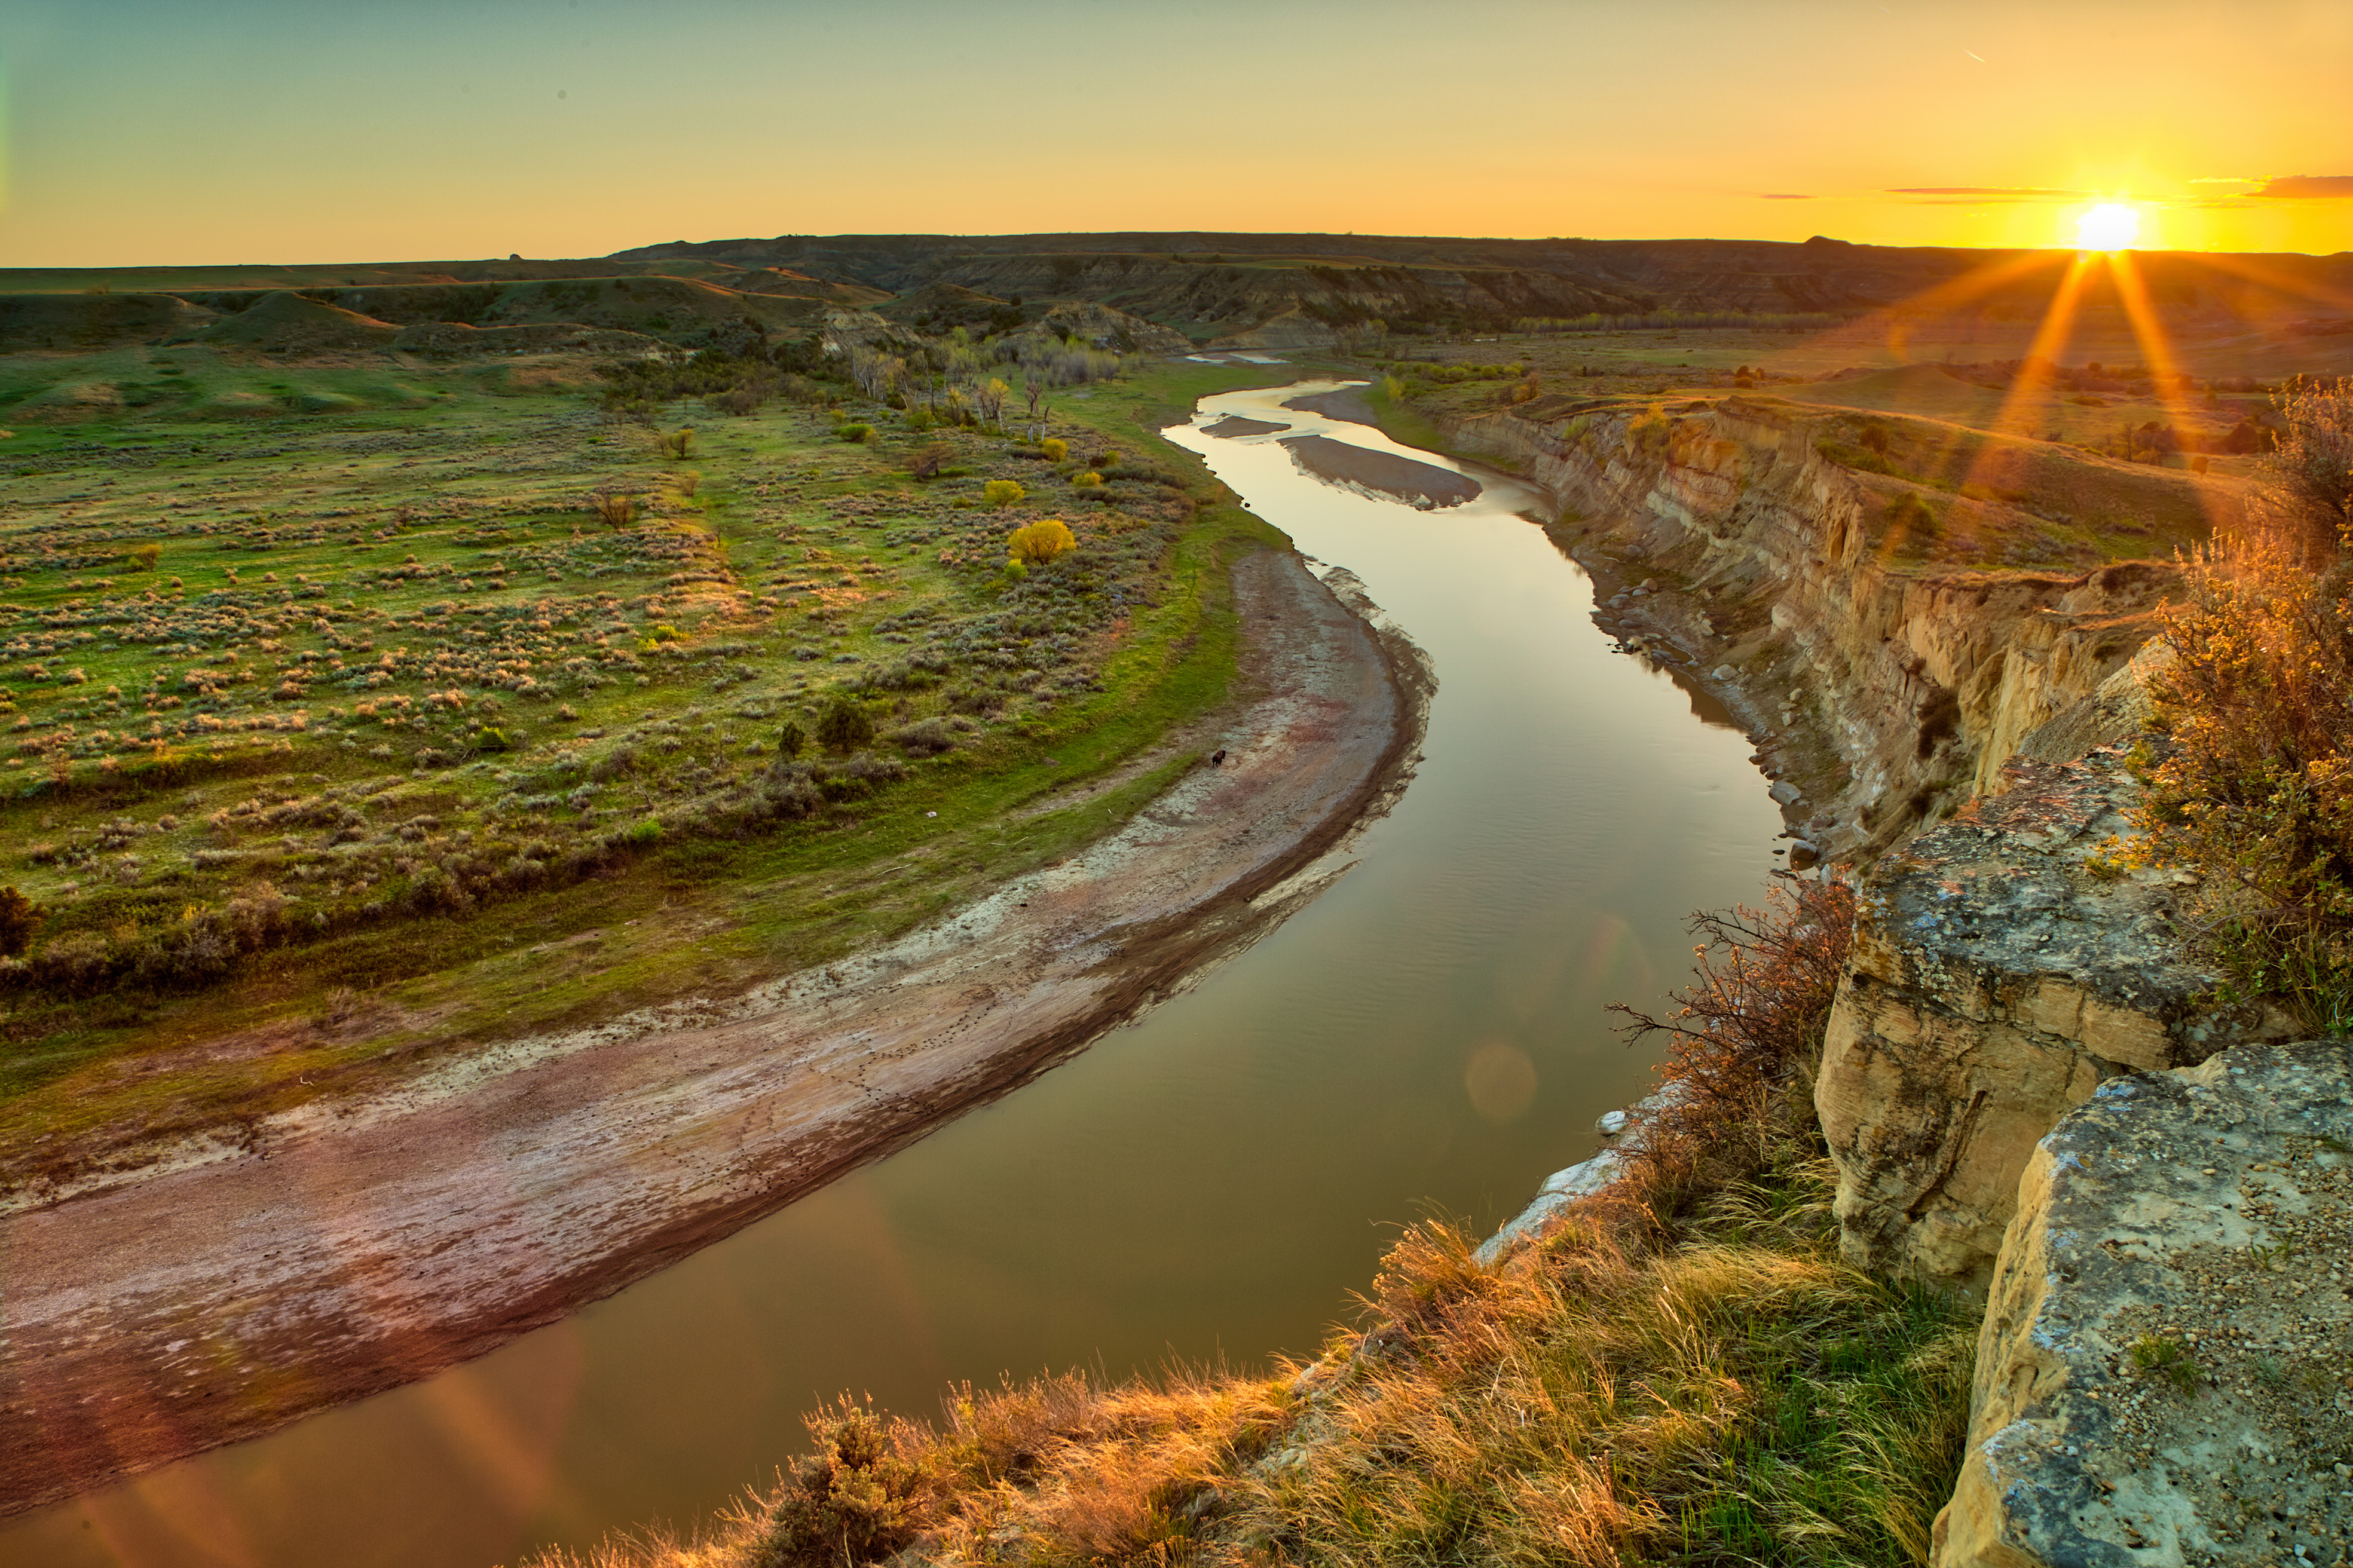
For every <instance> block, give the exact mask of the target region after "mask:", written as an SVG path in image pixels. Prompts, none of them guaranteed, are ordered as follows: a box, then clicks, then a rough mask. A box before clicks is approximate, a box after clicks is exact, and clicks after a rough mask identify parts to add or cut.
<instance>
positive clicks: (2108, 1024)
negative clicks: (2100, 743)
mask: <svg viewBox="0 0 2353 1568" xmlns="http://www.w3.org/2000/svg"><path fill="white" fill-rule="evenodd" d="M2005 782H2006V783H2008V784H2009V785H2010V788H2009V790H2008V791H2007V792H2006V793H2004V794H2001V795H1987V796H1983V797H1981V798H1979V799H1978V800H1977V801H1974V802H1972V803H1970V805H1968V806H1966V807H1964V808H1963V809H1962V811H1961V813H1960V815H1959V816H1957V818H1956V819H1955V820H1954V821H1952V822H1950V823H1947V824H1946V825H1944V826H1939V827H1936V828H1935V829H1932V830H1931V831H1929V832H1927V833H1924V834H1922V835H1921V836H1919V837H1917V838H1915V839H1914V840H1912V841H1911V842H1910V843H1909V844H1907V845H1905V847H1903V848H1902V849H1901V850H1899V851H1898V852H1896V853H1895V854H1894V855H1893V856H1891V857H1890V858H1887V859H1886V860H1884V861H1883V862H1882V863H1881V864H1880V866H1879V867H1878V868H1876V869H1875V870H1874V872H1873V875H1872V877H1871V878H1870V879H1869V880H1868V881H1867V882H1866V883H1865V884H1864V886H1863V888H1862V892H1861V897H1860V899H1859V900H1858V907H1857V912H1856V917H1855V932H1854V945H1853V949H1852V957H1851V958H1850V959H1849V961H1848V963H1849V968H1848V971H1847V974H1846V977H1845V979H1844V980H1843V981H1842V982H1841V984H1840V987H1839V994H1838V1000H1837V1002H1836V1004H1835V1005H1834V1006H1833V1008H1832V1010H1831V1021H1830V1027H1829V1033H1828V1036H1827V1038H1826V1040H1825V1042H1824V1045H1823V1050H1822V1064H1821V1070H1820V1076H1819V1078H1818V1079H1817V1082H1816V1086H1815V1106H1816V1109H1817V1110H1819V1112H1820V1116H1821V1121H1822V1131H1823V1132H1824V1134H1825V1136H1826V1137H1827V1138H1828V1139H1829V1141H1830V1146H1831V1159H1832V1160H1833V1161H1834V1162H1835V1163H1837V1165H1838V1168H1839V1193H1838V1215H1839V1219H1840V1222H1841V1229H1842V1239H1843V1244H1844V1247H1845V1250H1846V1253H1847V1256H1848V1257H1849V1258H1851V1259H1852V1260H1853V1261H1854V1262H1856V1263H1858V1264H1861V1265H1862V1266H1864V1267H1867V1268H1874V1269H1880V1270H1884V1271H1891V1272H1897V1273H1909V1274H1916V1275H1924V1276H1926V1277H1929V1278H1933V1279H1945V1280H1950V1281H1957V1282H1959V1283H1963V1284H1968V1285H1971V1286H1981V1285H1982V1284H1983V1282H1984V1280H1985V1279H1986V1277H1987V1275H1988V1274H1989V1271H1990V1269H1991V1268H1992V1265H1993V1259H1994V1255H1995V1254H1996V1252H1997V1251H1998V1250H1999V1249H2000V1245H2001V1237H2002V1230H2003V1227H2004V1226H2007V1225H2008V1224H2009V1223H2010V1215H2011V1213H2012V1208H2013V1204H2014V1202H2015V1194H2016V1193H2017V1190H2018V1180H2019V1174H2020V1173H2021V1171H2023V1170H2024V1169H2025V1168H2026V1163H2027V1159H2028V1157H2029V1155H2030V1154H2031V1152H2033V1148H2034V1143H2035V1140H2037V1139H2039V1138H2041V1137H2042V1135H2043V1134H2044V1133H2045V1132H2047V1131H2050V1129H2051V1127H2052V1124H2053V1123H2054V1122H2056V1121H2058V1119H2059V1118H2060V1116H2061V1115H2062V1114H2063V1112H2064V1111H2065V1110H2067V1109H2068V1108H2069V1107H2070V1106H2073V1105H2076V1104H2079V1103H2081V1102H2082V1101H2083V1100H2085V1099H2087V1098H2089V1097H2090V1095H2091V1094H2092V1092H2093V1091H2094V1089H2097V1088H2098V1087H2099V1086H2100V1085H2101V1084H2102V1083H2103V1082H2105V1081H2106V1080H2108V1079H2113V1078H2116V1077H2117V1076H2118V1075H2120V1074H2124V1073H2129V1072H2145V1071H2153V1070H2159V1069H2163V1068H2175V1067H2181V1066H2186V1065H2189V1064H2190V1063H2194V1062H2198V1061H2202V1060H2203V1059H2205V1058H2207V1057H2208V1056H2210V1055H2211V1054H2212V1053H2213V1052H2214V1051H2216V1050H2218V1049H2220V1048H2221V1047H2222V1046H2224V1045H2226V1044H2228V1043H2230V1042H2231V1041H2232V1039H2234V1038H2237V1037H2240V1036H2241V1035H2242V1034H2243V1033H2245V1032H2247V1031H2248V1030H2250V1029H2255V1028H2259V1027H2260V1020H2259V1019H2253V1018H2241V1017H2237V1016H2232V1015H2230V1014H2227V1013H2225V1014H2217V1013H2212V1012H2210V1011H2207V1010H2204V1009H2202V1008H2201V1007H2200V998H2201V996H2202V995H2203V994H2205V993H2206V992H2208V991H2209V990H2211V987H2212V984H2213V982H2214V976H2213V975H2211V974H2210V973H2205V972H2203V971H2201V970H2200V969H2198V968H2196V967H2194V966H2192V965H2190V964H2188V963H2183V962H2181V961H2180V960H2179V959H2178V958H2177V957H2175V956H2174V951H2175V944H2174V942H2173V940H2172V937H2171V932H2170V931H2169V929H2168V926H2167V924H2166V916H2167V913H2168V909H2169V904H2170V898H2171V895H2172V893H2173V892H2174V890H2175V888H2176V885H2177V883H2178V882H2179V881H2180V880H2183V879H2187V877H2188V875H2189V874H2188V873H2186V872H2169V871H2150V870H2145V869H2136V868H2128V867H2126V866H2125V865H2123V864H2122V863H2121V862H2119V861H2118V860H2116V858H2115V857H2116V855H2118V854H2119V853H2121V839H2122V837H2124V836H2126V835H2128V834H2129V833H2130V831H2131V829H2130V826H2129V825H2128V823H2127V822H2126V819H2125V817H2124V816H2123V813H2122V807H2123V806H2124V805H2126V804H2127V803H2128V802H2129V800H2130V798H2131V795H2132V792H2133V790H2134V787H2135V786H2134V784H2133V782H2132V780H2131V778H2130V777H2129V776H2128V774H2127V773H2126V771H2125V767H2124V759H2123V755H2122V752H2121V751H2120V750H2119V749H2117V748H2114V747H2111V748H2105V749H2103V750H2102V751H2099V752H2094V753H2093V755H2092V756H2091V757H2089V758H2086V759H2085V760H2084V761H2083V762H2081V763H2063V764H2054V763H2030V762H2024V761H2016V762H2013V763H2011V764H2010V769H2009V771H2008V773H2007V774H2006V779H2005Z"/></svg>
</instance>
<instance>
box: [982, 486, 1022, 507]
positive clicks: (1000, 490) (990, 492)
mask: <svg viewBox="0 0 2353 1568" xmlns="http://www.w3.org/2000/svg"><path fill="white" fill-rule="evenodd" d="M1028 494H1029V491H1028V490H1026V489H1022V488H1021V485H1020V482H1019V481H1018V480H1017V479H991V480H989V481H988V482H987V484H985V485H983V486H981V487H980V499H981V500H985V501H987V503H988V504H989V505H991V506H1011V505H1013V504H1014V503H1016V502H1017V501H1018V500H1021V499H1022V498H1023V497H1024V496H1026V495H1028Z"/></svg>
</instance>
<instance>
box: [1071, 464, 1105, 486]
mask: <svg viewBox="0 0 2353 1568" xmlns="http://www.w3.org/2000/svg"><path fill="white" fill-rule="evenodd" d="M1071 484H1072V485H1074V486H1076V487H1077V488H1078V489H1082V490H1092V489H1102V488H1103V476H1102V475H1101V474H1099V473H1096V472H1095V471H1094V470H1093V469H1092V468H1089V469H1088V470H1087V471H1086V472H1084V473H1082V474H1081V475H1080V476H1079V477H1078V478H1077V479H1072V480H1071Z"/></svg>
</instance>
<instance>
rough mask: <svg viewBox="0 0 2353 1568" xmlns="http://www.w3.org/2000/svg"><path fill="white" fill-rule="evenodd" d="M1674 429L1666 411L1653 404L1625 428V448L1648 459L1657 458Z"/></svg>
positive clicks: (1671, 436)
mask: <svg viewBox="0 0 2353 1568" xmlns="http://www.w3.org/2000/svg"><path fill="white" fill-rule="evenodd" d="M1674 429H1675V427H1674V425H1673V424H1672V421H1670V420H1669V419H1668V418H1667V415H1666V410H1664V409H1662V408H1661V407H1660V406H1659V405H1657V404H1655V403H1653V404H1652V405H1651V406H1650V407H1649V408H1648V409H1647V410H1645V411H1644V412H1643V413H1642V415H1641V417H1639V418H1637V419H1636V420H1635V421H1634V422H1633V423H1632V424H1630V425H1629V426H1626V445H1627V447H1628V449H1629V450H1630V451H1635V452H1640V453H1642V454H1644V455H1645V456H1648V457H1653V458H1655V457H1659V456H1661V455H1662V454H1663V453H1664V452H1665V451H1666V449H1667V444H1668V443H1669V441H1671V440H1672V438H1673V437H1674Z"/></svg>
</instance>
